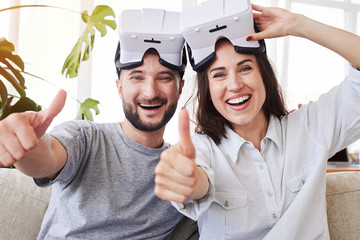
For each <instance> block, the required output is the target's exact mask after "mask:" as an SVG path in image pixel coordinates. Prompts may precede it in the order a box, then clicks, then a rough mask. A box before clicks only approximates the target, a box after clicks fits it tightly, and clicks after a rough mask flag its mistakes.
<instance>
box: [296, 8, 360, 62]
mask: <svg viewBox="0 0 360 240" xmlns="http://www.w3.org/2000/svg"><path fill="white" fill-rule="evenodd" d="M290 35H294V36H298V37H303V38H306V39H309V40H311V41H313V42H315V43H317V44H320V45H322V46H324V47H326V48H328V49H330V50H332V51H334V52H336V53H338V54H339V55H340V56H342V57H343V58H345V59H346V60H347V61H349V62H350V63H351V64H352V65H353V66H355V67H356V68H357V69H360V37H359V36H358V35H355V34H353V33H350V32H347V31H345V30H342V29H339V28H335V27H332V26H329V25H326V24H323V23H320V22H317V21H315V20H313V19H310V18H307V17H305V16H303V15H300V14H296V23H295V26H294V28H293V32H291V33H290Z"/></svg>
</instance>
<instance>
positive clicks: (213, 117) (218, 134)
mask: <svg viewBox="0 0 360 240" xmlns="http://www.w3.org/2000/svg"><path fill="white" fill-rule="evenodd" d="M255 57H256V61H257V63H258V65H259V69H260V73H261V77H262V79H263V83H264V86H265V92H266V98H265V102H264V105H263V107H262V109H263V111H264V114H265V116H266V118H267V119H269V118H270V115H275V116H276V117H278V118H281V117H283V116H284V115H286V114H287V113H288V111H287V110H286V107H285V103H284V99H283V96H282V93H281V89H280V86H279V84H278V81H277V79H276V76H275V72H274V70H273V68H272V66H271V64H270V62H269V60H268V58H267V55H266V53H262V54H257V55H255ZM206 70H207V69H205V70H203V71H201V72H198V73H197V83H198V90H197V94H196V100H197V104H198V106H197V111H196V120H197V123H196V128H195V132H196V133H203V134H206V135H208V136H209V137H210V138H211V139H212V140H213V141H214V142H215V143H216V144H219V143H220V141H221V138H223V137H225V138H226V135H225V134H226V133H225V131H226V126H228V127H229V128H232V126H231V123H230V122H229V121H228V120H226V119H225V118H224V117H223V116H222V115H221V114H220V113H219V112H218V111H217V110H216V108H215V106H214V104H213V103H212V100H211V96H210V91H209V81H208V77H207V73H206Z"/></svg>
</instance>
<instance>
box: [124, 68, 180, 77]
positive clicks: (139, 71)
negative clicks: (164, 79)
mask: <svg viewBox="0 0 360 240" xmlns="http://www.w3.org/2000/svg"><path fill="white" fill-rule="evenodd" d="M138 73H144V72H143V71H141V70H135V69H134V70H131V72H130V73H129V75H132V74H138ZM159 74H167V75H170V76H172V77H175V74H174V73H173V72H170V71H161V72H159Z"/></svg>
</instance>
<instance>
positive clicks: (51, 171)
mask: <svg viewBox="0 0 360 240" xmlns="http://www.w3.org/2000/svg"><path fill="white" fill-rule="evenodd" d="M66 157H67V156H66V150H65V149H64V147H63V146H62V145H61V143H59V142H58V141H57V140H56V139H55V138H53V137H51V136H50V135H47V134H44V135H43V136H42V137H41V138H40V139H39V143H38V144H37V146H36V147H35V148H34V149H32V150H30V151H28V152H27V154H26V156H25V157H24V158H23V159H22V160H20V161H18V162H16V163H15V164H14V165H15V167H16V168H17V169H18V170H20V171H21V172H23V173H24V174H26V175H28V176H31V177H34V178H45V177H46V178H49V179H53V178H55V177H56V175H57V174H58V172H59V171H60V170H61V169H62V167H63V166H64V165H65V162H66Z"/></svg>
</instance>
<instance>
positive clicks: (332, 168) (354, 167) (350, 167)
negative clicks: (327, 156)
mask: <svg viewBox="0 0 360 240" xmlns="http://www.w3.org/2000/svg"><path fill="white" fill-rule="evenodd" d="M348 171H360V165H359V164H328V165H327V168H326V172H327V173H330V172H348Z"/></svg>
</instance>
